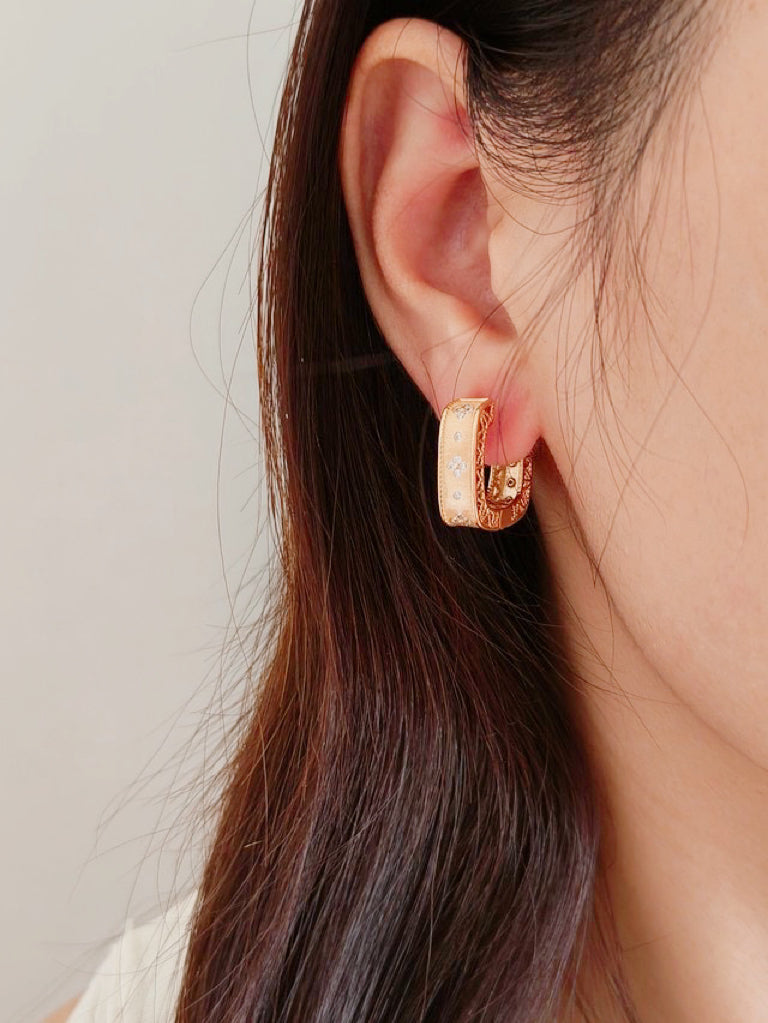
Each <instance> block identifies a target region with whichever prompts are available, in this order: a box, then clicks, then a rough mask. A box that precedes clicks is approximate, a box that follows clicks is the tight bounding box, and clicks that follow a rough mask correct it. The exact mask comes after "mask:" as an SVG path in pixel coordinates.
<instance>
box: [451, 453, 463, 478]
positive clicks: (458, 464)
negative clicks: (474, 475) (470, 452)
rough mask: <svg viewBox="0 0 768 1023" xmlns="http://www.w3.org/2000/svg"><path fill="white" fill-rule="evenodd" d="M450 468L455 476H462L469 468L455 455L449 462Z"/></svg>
mask: <svg viewBox="0 0 768 1023" xmlns="http://www.w3.org/2000/svg"><path fill="white" fill-rule="evenodd" d="M448 468H449V469H450V470H451V472H452V473H453V475H454V476H461V474H462V473H463V472H464V471H465V470H466V468H467V463H466V462H465V461H464V459H463V458H461V457H460V456H459V455H454V456H453V458H452V459H451V460H450V462H448Z"/></svg>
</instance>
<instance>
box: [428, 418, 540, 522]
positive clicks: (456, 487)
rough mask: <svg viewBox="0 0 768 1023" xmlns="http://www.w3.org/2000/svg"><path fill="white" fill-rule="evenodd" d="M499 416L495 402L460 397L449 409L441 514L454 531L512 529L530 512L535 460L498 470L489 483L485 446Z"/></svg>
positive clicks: (441, 439)
mask: <svg viewBox="0 0 768 1023" xmlns="http://www.w3.org/2000/svg"><path fill="white" fill-rule="evenodd" d="M495 412H496V406H495V403H494V402H493V400H492V399H491V398H457V399H456V400H455V401H451V402H449V403H448V404H447V405H446V406H445V408H444V409H443V414H442V416H441V418H440V433H439V436H438V442H437V494H438V501H439V505H440V515H441V517H442V519H443V521H444V522H446V523H447V524H448V525H449V526H475V527H476V528H479V529H487V530H495V529H506V527H507V526H511V525H512V524H513V523H515V522H517V521H518V519H521V518H522V517H523V515H525V513H526V511H527V510H528V503H529V501H530V496H531V482H532V479H533V457H532V456H531V455H526V456H525V458H523V459H521V460H520V461H519V462H512V463H510V464H509V465H492V466H491V467H490V478H489V481H488V486H487V488H486V484H485V441H486V437H487V435H488V427H489V426H490V424H491V422H492V420H493V417H494V415H495Z"/></svg>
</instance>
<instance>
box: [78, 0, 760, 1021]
mask: <svg viewBox="0 0 768 1023" xmlns="http://www.w3.org/2000/svg"><path fill="white" fill-rule="evenodd" d="M766 45H768V8H766V6H765V5H764V4H757V3H727V2H725V0H704V2H702V0H489V2H484V0H474V2H467V0H456V2H454V3H451V4H444V3H439V4H438V3H435V4H431V3H425V4H418V5H416V4H414V5H410V6H409V5H408V4H403V5H390V4H388V3H386V2H385V0H370V2H368V3H365V2H363V3H351V2H349V0H316V2H314V3H308V5H307V6H306V8H305V10H304V14H303V17H302V20H301V24H300V26H299V30H298V35H297V41H296V45H295V49H294V53H293V57H292V60H291V64H290V68H289V74H288V78H287V82H286V86H285V93H284V97H283V102H282V106H281V112H280V117H279V121H278V129H277V139H276V144H275V147H274V155H273V160H272V168H271V176H270V182H269V188H268V194H267V201H266V206H265V210H266V213H265V231H264V236H263V240H264V245H263V250H262V253H261V262H260V265H259V274H258V286H259V300H260V301H259V306H258V324H257V326H258V336H259V342H260V349H259V366H260V372H261V387H262V394H261V398H262V407H263V413H264V431H265V436H266V443H267V450H268V468H269V481H270V485H271V494H272V502H273V504H272V507H273V511H274V514H275V517H276V520H277V522H278V524H279V526H280V528H281V532H282V537H283V545H282V567H283V575H282V584H281V586H280V587H279V588H278V591H277V592H275V593H274V595H273V599H274V605H273V606H272V607H271V608H269V609H268V610H267V612H266V614H265V619H264V622H265V624H266V623H268V624H269V630H268V633H267V634H266V635H267V637H268V639H269V642H268V643H265V644H264V645H263V648H262V649H261V650H260V652H259V659H258V661H257V667H258V671H259V678H260V684H259V686H258V688H257V689H256V690H255V695H254V704H253V707H252V709H251V712H250V713H249V715H248V716H247V718H246V720H244V722H243V729H242V734H241V735H240V737H239V739H240V741H239V745H238V753H237V755H236V757H235V759H234V760H233V762H232V763H231V764H230V765H229V768H228V773H227V775H226V777H225V779H224V781H225V786H226V787H225V790H224V797H223V799H222V803H221V807H220V815H219V819H218V829H217V832H216V835H215V838H214V841H213V843H212V846H211V848H210V851H209V853H208V858H207V862H206V867H205V871H204V875H203V877H202V880H201V883H200V886H199V890H198V891H197V892H196V893H193V895H192V896H191V897H189V898H188V900H187V901H186V903H185V904H184V912H183V913H182V914H181V915H180V917H179V920H177V923H176V925H175V929H174V928H173V927H172V928H170V930H171V932H172V935H173V940H174V941H175V942H176V944H175V945H174V948H176V950H177V955H176V963H177V966H178V973H177V974H176V978H175V980H173V981H171V980H170V979H169V978H168V977H164V979H163V980H162V982H161V983H160V984H159V985H158V979H157V976H153V977H152V978H151V979H150V980H147V982H146V985H145V987H144V991H145V992H149V991H150V990H152V991H154V992H155V993H157V991H158V990H159V989H161V990H163V991H165V992H167V993H169V997H168V1003H169V1005H170V1006H172V1007H170V1008H168V1009H167V1010H166V1009H162V1010H160V1009H157V1006H156V1005H155V1004H154V1003H153V1005H152V1007H151V1008H147V1007H148V1006H149V1005H150V1003H149V1001H144V1002H143V1003H142V1004H143V1006H144V1008H143V1009H141V1008H140V1006H139V1003H140V1002H141V998H142V997H143V996H141V995H140V996H137V998H136V999H135V1001H134V1002H132V1003H131V1004H130V1005H129V1004H128V1001H129V1000H128V999H124V1000H123V1002H121V1001H120V999H119V997H117V996H114V992H109V991H107V987H108V986H109V979H108V974H109V973H110V972H112V973H114V972H115V971H114V970H112V971H110V970H106V971H102V974H101V975H97V976H96V977H94V980H93V981H92V984H91V986H90V988H89V992H88V993H87V994H86V995H85V996H84V998H83V999H82V1000H81V1001H80V1002H79V1003H78V1006H77V1007H76V1008H75V1010H74V1012H73V1014H72V1016H71V1019H72V1020H75V1021H77V1023H82V1020H84V1019H111V1018H113V1015H112V1013H113V1012H114V1015H115V1017H116V1015H117V1010H118V1009H119V1010H121V1011H123V1012H124V1013H125V1015H124V1017H123V1018H125V1019H134V1018H135V1019H142V1020H144V1019H146V1020H152V1019H155V1018H164V1019H165V1018H167V1019H169V1020H170V1019H172V1020H174V1021H175V1023H202V1021H206V1023H210V1021H219V1020H221V1021H223V1020H227V1021H235V1020H237V1021H245V1020H249V1021H256V1020H259V1021H261V1020H263V1021H267V1020H270V1021H277V1020H280V1021H286V1023H287V1021H299V1020H300V1021H309V1020H314V1021H320V1020H323V1021H333V1023H340V1021H354V1023H361V1021H370V1023H374V1021H375V1023H393V1021H395V1020H397V1021H438V1020H440V1021H451V1023H456V1021H462V1023H463V1021H469V1020H473V1021H475V1020H483V1021H504V1023H508V1021H515V1023H542V1021H546V1023H550V1021H557V1023H561V1021H567V1023H574V1021H582V1020H589V1021H593V1020H605V1021H610V1023H614V1021H625V1020H642V1021H654V1023H655V1021H664V1023H688V1021H696V1023H722V1021H726V1020H727V1021H736V1020H738V1021H740V1023H751V1021H755V1023H757V1021H764V1020H766V1019H768V912H766V910H767V909H768V862H766V853H765V849H766V848H767V847H768V846H767V843H766V832H767V831H768V800H767V798H766V790H767V788H768V785H767V783H766V772H765V767H766V765H767V764H768V727H767V723H768V714H767V713H766V711H768V686H767V684H766V677H765V669H764V665H765V663H766V658H767V657H768V632H767V631H766V629H765V622H766V598H765V591H766V583H767V582H768V535H767V532H768V530H767V527H766V522H767V521H768V514H766V513H767V512H768V473H767V472H766V450H767V448H768V412H767V411H766V409H767V407H768V405H767V404H766V402H765V393H766V388H768V346H766V343H765V336H764V335H765V324H766V322H767V321H768V299H767V298H766V287H765V285H766V280H767V279H768V242H767V241H766V239H767V238H768V232H766V231H765V230H764V226H763V221H764V212H763V205H764V204H763V203H762V197H763V195H764V190H765V168H766V165H767V163H768V123H766V119H765V117H764V110H763V106H764V104H763V96H764V94H765V88H766V84H767V83H768V67H766V62H765V59H764V52H765V48H766ZM486 399H489V400H486ZM462 410H463V411H462ZM491 416H493V418H492V419H491V418H490V417H491ZM486 429H487V434H485V430H486ZM477 466H479V469H478V468H477ZM484 466H499V467H508V470H504V471H502V470H501V469H500V470H499V471H498V472H494V474H493V475H492V476H491V477H489V479H488V480H486V479H485V471H484ZM486 483H487V485H488V487H489V491H488V493H487V494H486ZM454 487H455V489H453V488H454ZM457 495H458V496H457ZM478 527H480V528H478ZM134 937H135V935H134ZM139 946H141V948H143V951H144V953H147V954H149V957H150V958H152V957H153V956H154V957H155V959H157V958H158V957H157V954H156V953H157V947H156V942H155V941H154V939H153V938H151V937H150V936H148V935H147V934H145V935H143V937H142V940H141V941H138V942H137V943H136V949H135V950H134V951H133V952H131V953H130V954H129V955H127V956H126V957H124V958H123V960H122V965H121V968H122V969H123V970H127V971H130V970H131V968H132V964H134V963H135V957H136V956H138V954H139V951H138V950H139ZM182 953H184V954H183V955H182ZM163 962H164V963H165V964H166V965H167V963H168V959H167V958H165V959H163ZM113 965H114V963H113ZM182 966H183V970H182ZM112 983H113V985H114V982H112ZM171 995H172V997H171ZM104 999H106V1000H105V1001H102V1002H101V1004H102V1010H103V1011H101V1012H100V1011H99V1010H98V1009H97V1006H98V1004H99V1003H100V1000H104ZM105 1005H111V1006H112V1008H111V1009H106V1008H103V1006H105Z"/></svg>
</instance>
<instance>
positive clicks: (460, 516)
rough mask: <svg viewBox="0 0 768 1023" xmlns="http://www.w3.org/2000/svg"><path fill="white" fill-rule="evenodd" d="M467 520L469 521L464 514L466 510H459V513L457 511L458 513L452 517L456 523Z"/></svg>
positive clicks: (452, 520)
mask: <svg viewBox="0 0 768 1023" xmlns="http://www.w3.org/2000/svg"><path fill="white" fill-rule="evenodd" d="M466 521H467V517H466V515H465V514H464V512H458V513H457V514H456V515H454V516H453V518H452V519H451V522H453V523H454V524H456V523H460V522H466Z"/></svg>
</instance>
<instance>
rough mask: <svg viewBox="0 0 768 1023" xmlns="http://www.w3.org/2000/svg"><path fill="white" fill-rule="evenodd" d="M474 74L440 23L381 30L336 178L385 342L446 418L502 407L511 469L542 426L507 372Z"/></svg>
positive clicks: (496, 208) (495, 211)
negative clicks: (470, 111)
mask: <svg viewBox="0 0 768 1023" xmlns="http://www.w3.org/2000/svg"><path fill="white" fill-rule="evenodd" d="M464 61H465V51H464V44H463V43H462V41H461V40H460V39H459V37H458V36H457V35H456V34H455V33H453V32H451V31H449V30H448V29H445V28H442V27H441V26H439V25H437V24H436V23H435V22H431V21H427V20H424V19H420V18H397V19H393V20H391V21H387V22H385V23H384V24H382V25H379V26H378V27H377V28H376V29H375V30H374V31H373V32H372V33H371V34H370V35H369V36H368V38H367V39H366V41H365V43H364V45H363V47H362V49H361V50H360V52H359V54H358V56H357V59H356V61H355V65H354V67H353V71H352V76H351V81H350V85H349V90H348V94H347V102H346V108H345V112H344V119H343V124H342V130H341V138H340V146H339V169H340V173H341V181H342V188H343V191H344V198H345V203H346V207H347V214H348V217H349V223H350V228H351V232H352V237H353V241H354V245H355V252H356V255H357V259H358V264H359V267H360V274H361V278H362V281H363V286H364V288H365V291H366V295H367V298H368V301H369V304H370V306H371V310H372V312H373V315H374V317H375V319H376V321H377V323H378V324H379V327H380V329H381V330H382V333H383V334H384V336H385V337H386V339H387V341H388V343H389V345H390V347H391V348H392V350H393V351H394V353H395V355H397V357H398V358H399V359H400V361H401V362H402V364H403V366H404V367H405V369H406V370H407V372H408V373H409V374H410V376H411V377H412V378H413V380H414V382H415V383H416V385H417V386H418V387H419V388H420V389H421V391H422V393H423V394H424V395H425V397H426V398H427V400H428V401H429V402H430V403H431V405H432V407H433V409H434V411H435V413H436V414H437V415H438V416H439V415H440V414H441V413H442V410H443V408H444V407H445V405H446V404H447V403H448V402H449V401H451V400H453V399H454V398H460V397H491V398H493V399H494V401H495V402H496V407H497V410H496V419H495V420H494V422H493V423H492V424H491V428H490V430H489V433H488V439H487V444H486V461H487V462H488V463H489V464H491V463H501V462H505V463H506V462H512V461H516V460H518V459H520V458H522V457H523V456H524V455H526V454H528V452H529V451H530V449H531V448H532V447H533V444H534V443H535V441H536V439H537V437H538V436H539V432H540V430H539V416H538V411H537V408H536V407H535V404H534V401H533V397H532V388H531V387H530V386H529V382H528V381H527V380H526V379H525V378H524V376H523V373H522V372H517V371H516V372H515V373H514V374H509V373H505V372H504V370H505V367H506V366H507V365H508V363H509V360H510V358H511V357H512V356H513V355H514V354H515V346H516V344H517V341H518V332H517V330H516V328H515V325H514V323H513V322H512V321H511V319H510V317H509V315H508V312H507V310H506V308H505V306H504V304H503V303H502V302H501V301H500V300H499V298H498V297H497V296H496V294H494V290H493V286H492V281H493V280H494V279H499V280H501V279H504V277H505V276H507V275H508V272H509V267H508V266H503V267H502V266H494V265H492V255H495V257H496V259H497V262H498V261H499V260H501V259H502V258H508V255H507V257H504V256H503V251H504V247H503V246H501V245H499V244H497V245H495V246H492V244H491V242H492V236H493V234H494V231H495V229H496V228H497V227H501V226H502V224H503V221H504V220H505V212H504V209H503V208H502V206H501V205H500V204H499V203H498V201H497V200H496V199H495V198H494V195H493V194H492V192H491V191H490V190H489V188H488V186H487V181H488V180H489V179H490V178H489V176H488V175H485V174H484V173H483V168H482V167H481V164H480V161H479V159H478V154H477V152H476V149H475V146H474V144H473V134H472V128H471V125H470V123H469V120H468V117H467V111H466V96H465V79H464V74H465V71H464ZM496 240H497V241H498V240H499V239H498V238H497V239H496ZM500 388H502V389H503V393H499V389H500Z"/></svg>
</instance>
